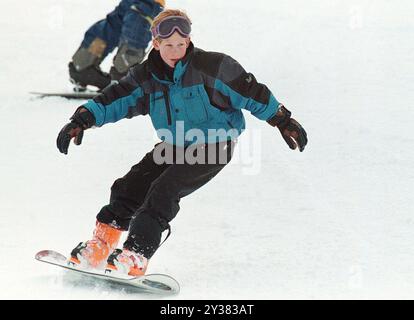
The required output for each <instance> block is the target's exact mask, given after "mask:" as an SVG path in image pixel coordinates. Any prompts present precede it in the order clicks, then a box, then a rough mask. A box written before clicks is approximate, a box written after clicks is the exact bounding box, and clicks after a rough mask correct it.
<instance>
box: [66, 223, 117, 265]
mask: <svg viewBox="0 0 414 320" xmlns="http://www.w3.org/2000/svg"><path fill="white" fill-rule="evenodd" d="M121 233H122V231H121V230H118V229H115V228H113V227H111V226H110V225H108V224H104V223H101V222H97V223H96V228H95V230H94V232H93V237H92V240H88V241H86V242H81V243H79V244H78V245H77V246H76V248H75V249H73V250H72V252H71V254H70V255H71V257H70V259H69V261H68V263H69V264H70V265H73V266H76V267H82V268H89V267H92V268H98V267H99V266H100V265H101V264H102V263H104V262H105V261H106V259H107V258H108V256H109V255H110V254H111V253H112V251H113V250H114V249H115V248H116V246H117V244H118V242H119V239H120V237H121Z"/></svg>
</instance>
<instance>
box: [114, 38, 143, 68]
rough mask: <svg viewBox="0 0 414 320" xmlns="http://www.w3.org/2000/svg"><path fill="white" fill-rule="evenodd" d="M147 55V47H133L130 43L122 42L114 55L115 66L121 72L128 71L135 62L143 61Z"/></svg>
mask: <svg viewBox="0 0 414 320" xmlns="http://www.w3.org/2000/svg"><path fill="white" fill-rule="evenodd" d="M144 57H145V49H143V48H139V49H136V48H132V47H129V46H128V44H122V45H121V46H120V47H119V49H118V52H117V53H116V55H115V57H114V61H113V64H114V68H115V69H116V71H118V72H119V73H121V74H125V73H127V71H128V69H129V68H130V67H131V66H133V65H134V64H137V63H141V62H142V60H143V59H144Z"/></svg>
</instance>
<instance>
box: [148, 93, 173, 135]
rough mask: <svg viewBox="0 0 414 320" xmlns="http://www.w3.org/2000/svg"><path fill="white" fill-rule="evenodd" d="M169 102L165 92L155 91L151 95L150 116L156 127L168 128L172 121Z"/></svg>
mask: <svg viewBox="0 0 414 320" xmlns="http://www.w3.org/2000/svg"><path fill="white" fill-rule="evenodd" d="M167 94H168V93H167ZM167 102H168V101H166V99H165V95H164V92H157V93H154V94H153V95H152V97H151V104H150V116H151V121H152V123H153V125H154V127H155V128H156V129H160V128H167V127H168V126H169V125H170V123H171V113H170V110H169V107H170V106H169V105H168V104H167Z"/></svg>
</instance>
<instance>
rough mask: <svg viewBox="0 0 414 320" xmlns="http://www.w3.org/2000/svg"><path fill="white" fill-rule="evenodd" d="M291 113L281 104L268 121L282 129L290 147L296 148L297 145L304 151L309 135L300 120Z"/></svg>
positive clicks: (281, 131)
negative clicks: (292, 116)
mask: <svg viewBox="0 0 414 320" xmlns="http://www.w3.org/2000/svg"><path fill="white" fill-rule="evenodd" d="M291 114H292V113H291V112H290V111H289V110H288V109H286V108H285V107H284V106H283V105H281V106H280V108H279V110H278V111H277V113H276V115H275V116H274V117H272V118H271V119H270V120H268V121H267V122H268V123H269V124H270V125H271V126H273V127H277V128H278V129H279V130H280V133H281V134H282V137H283V139H284V140H285V141H286V143H287V144H288V146H289V148H291V149H292V150H295V149H296V147H299V151H300V152H302V151H303V150H304V149H305V146H306V144H307V143H308V137H307V135H306V131H305V129H303V128H302V126H301V125H300V124H299V122H297V121H296V120H295V119H293V118H291V117H290V115H291Z"/></svg>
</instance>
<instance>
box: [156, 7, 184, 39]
mask: <svg viewBox="0 0 414 320" xmlns="http://www.w3.org/2000/svg"><path fill="white" fill-rule="evenodd" d="M172 16H179V17H184V18H186V19H187V20H188V21H190V23H191V20H190V18H189V17H188V15H187V14H186V13H185V12H184V11H182V10H179V9H165V10H164V11H161V13H160V14H158V16H156V17H155V18H154V20H153V21H152V24H151V29H152V28H156V27H157V26H158V25H159V24H160V23H161V21H162V20H164V19H165V18H167V17H172ZM156 40H158V41H160V42H161V40H162V39H160V38H159V37H157V38H156Z"/></svg>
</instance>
